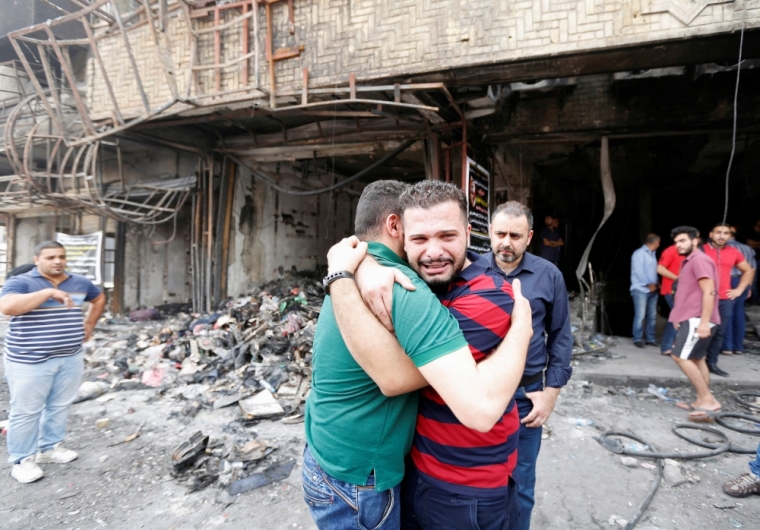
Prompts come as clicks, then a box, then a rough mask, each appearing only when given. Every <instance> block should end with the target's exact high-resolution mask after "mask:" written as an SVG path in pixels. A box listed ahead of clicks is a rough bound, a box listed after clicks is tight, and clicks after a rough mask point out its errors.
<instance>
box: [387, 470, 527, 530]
mask: <svg viewBox="0 0 760 530" xmlns="http://www.w3.org/2000/svg"><path fill="white" fill-rule="evenodd" d="M516 497H517V496H516V495H515V487H514V483H513V482H512V481H511V480H510V486H509V491H508V492H507V493H506V494H504V495H500V496H498V497H470V496H466V495H457V494H454V493H449V492H448V491H445V490H443V489H441V488H438V487H436V486H432V485H430V484H428V483H426V482H423V481H422V480H421V479H420V478H419V475H418V473H417V471H416V470H415V469H414V465H413V464H411V462H409V461H407V471H406V476H405V477H404V481H403V482H402V483H401V528H402V529H403V530H512V529H514V528H517V526H516V525H515V523H516V520H517V517H518V508H517V503H516Z"/></svg>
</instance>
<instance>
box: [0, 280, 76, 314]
mask: <svg viewBox="0 0 760 530" xmlns="http://www.w3.org/2000/svg"><path fill="white" fill-rule="evenodd" d="M49 298H52V299H54V300H56V301H58V302H60V303H61V304H63V305H65V306H66V307H68V308H72V307H74V302H73V301H72V300H71V297H70V296H69V293H67V292H65V291H61V290H59V289H53V288H52V287H51V288H49V289H42V290H41V291H35V292H33V293H28V294H6V295H5V296H3V297H2V298H0V313H3V314H4V315H9V316H17V315H24V314H26V313H28V312H29V311H33V310H35V309H37V308H38V307H40V306H41V305H42V304H44V303H45V302H46V301H47V300H48V299H49Z"/></svg>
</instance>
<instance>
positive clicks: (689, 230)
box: [670, 226, 699, 239]
mask: <svg viewBox="0 0 760 530" xmlns="http://www.w3.org/2000/svg"><path fill="white" fill-rule="evenodd" d="M681 234H686V235H687V236H689V239H697V238H698V237H699V230H697V229H696V228H694V227H693V226H677V227H675V228H674V229H673V230H671V231H670V238H671V239H675V238H676V237H677V236H680V235H681Z"/></svg>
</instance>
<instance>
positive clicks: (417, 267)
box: [410, 253, 467, 289]
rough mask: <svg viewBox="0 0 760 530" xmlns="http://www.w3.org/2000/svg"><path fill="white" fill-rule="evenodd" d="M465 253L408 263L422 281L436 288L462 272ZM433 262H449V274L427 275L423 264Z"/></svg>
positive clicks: (443, 285) (445, 284) (448, 282)
mask: <svg viewBox="0 0 760 530" xmlns="http://www.w3.org/2000/svg"><path fill="white" fill-rule="evenodd" d="M466 257H467V255H466V253H465V254H462V255H461V256H459V257H457V258H456V259H455V258H451V257H448V256H447V257H443V258H438V259H423V260H419V261H417V262H414V263H410V265H411V266H412V269H414V272H416V273H417V274H419V276H420V278H422V281H424V282H425V283H426V284H428V286H429V287H430V288H431V289H436V288H440V287H446V286H448V285H449V284H450V283H451V282H452V281H453V280H454V278H456V277H457V276H459V273H460V272H462V269H464V261H465V259H466ZM435 263H441V264H442V263H451V264H452V270H451V273H450V274H447V275H446V276H440V275H436V276H428V275H427V274H426V273H425V270H424V269H423V268H422V267H423V266H425V265H432V264H435Z"/></svg>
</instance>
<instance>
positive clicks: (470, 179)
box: [465, 158, 491, 254]
mask: <svg viewBox="0 0 760 530" xmlns="http://www.w3.org/2000/svg"><path fill="white" fill-rule="evenodd" d="M490 184H491V175H490V173H488V171H486V170H485V169H483V168H482V167H481V166H480V165H478V163H477V162H475V161H474V160H472V159H471V158H468V159H467V182H466V183H465V192H466V193H467V220H468V221H469V223H470V225H471V226H472V233H471V234H470V246H469V249H470V250H473V251H475V252H478V253H480V254H485V253H486V252H490V250H491V239H490V237H489V235H488V225H489V223H490V219H491V205H490V200H489V196H490Z"/></svg>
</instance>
